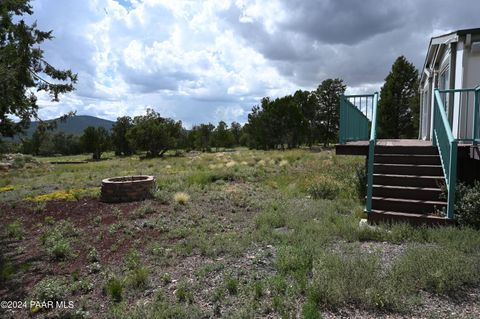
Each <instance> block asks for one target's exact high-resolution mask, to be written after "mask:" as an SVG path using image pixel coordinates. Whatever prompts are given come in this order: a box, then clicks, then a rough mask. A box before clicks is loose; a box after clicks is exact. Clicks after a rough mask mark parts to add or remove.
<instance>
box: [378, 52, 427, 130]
mask: <svg viewBox="0 0 480 319" xmlns="http://www.w3.org/2000/svg"><path fill="white" fill-rule="evenodd" d="M418 101H419V99H418V70H417V69H416V68H415V66H414V65H413V64H412V63H410V62H408V61H407V59H406V58H405V57H404V56H400V57H398V58H397V60H396V61H395V62H394V63H393V65H392V70H391V71H390V73H389V74H388V76H387V77H386V78H385V84H384V85H383V87H382V90H381V92H380V102H379V105H378V107H379V108H378V137H381V138H415V137H416V136H417V134H418V112H419V111H418V103H419V102H418Z"/></svg>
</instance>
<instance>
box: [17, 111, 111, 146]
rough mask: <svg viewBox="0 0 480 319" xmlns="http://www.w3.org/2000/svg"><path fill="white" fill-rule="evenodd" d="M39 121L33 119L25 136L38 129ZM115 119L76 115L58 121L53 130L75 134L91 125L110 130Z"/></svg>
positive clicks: (80, 132) (29, 135) (81, 132)
mask: <svg viewBox="0 0 480 319" xmlns="http://www.w3.org/2000/svg"><path fill="white" fill-rule="evenodd" d="M38 123H39V122H37V121H33V122H32V123H31V124H30V127H29V128H28V129H27V130H25V134H26V135H25V136H26V137H31V136H32V134H33V132H35V130H36V129H37V126H38ZM113 123H115V122H113V121H109V120H105V119H101V118H98V117H95V116H90V115H75V116H72V117H69V118H68V119H67V120H66V121H65V122H61V121H58V125H57V128H56V129H55V130H53V131H52V132H53V133H55V132H64V133H65V134H73V135H82V134H83V130H84V129H86V128H87V127H89V126H94V127H104V128H106V129H107V130H110V129H111V128H112V125H113ZM17 139H18V137H15V138H14V140H17Z"/></svg>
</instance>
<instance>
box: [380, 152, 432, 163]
mask: <svg viewBox="0 0 480 319" xmlns="http://www.w3.org/2000/svg"><path fill="white" fill-rule="evenodd" d="M375 163H383V164H415V165H440V164H441V162H440V157H439V156H438V155H416V154H375Z"/></svg>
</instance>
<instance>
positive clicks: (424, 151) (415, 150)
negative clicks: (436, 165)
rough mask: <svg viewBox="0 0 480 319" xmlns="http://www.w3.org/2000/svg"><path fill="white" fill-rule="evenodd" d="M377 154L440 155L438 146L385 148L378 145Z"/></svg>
mask: <svg viewBox="0 0 480 319" xmlns="http://www.w3.org/2000/svg"><path fill="white" fill-rule="evenodd" d="M375 154H402V155H405V154H415V155H438V148H437V147H436V146H385V145H376V146H375Z"/></svg>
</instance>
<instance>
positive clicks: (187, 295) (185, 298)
mask: <svg viewBox="0 0 480 319" xmlns="http://www.w3.org/2000/svg"><path fill="white" fill-rule="evenodd" d="M175 295H176V296H177V300H178V302H188V303H193V293H192V292H191V291H190V289H189V288H188V287H187V285H186V284H185V283H182V284H180V285H179V287H178V289H177V291H176V292H175Z"/></svg>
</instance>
